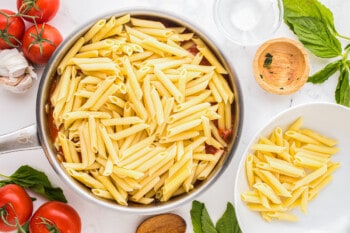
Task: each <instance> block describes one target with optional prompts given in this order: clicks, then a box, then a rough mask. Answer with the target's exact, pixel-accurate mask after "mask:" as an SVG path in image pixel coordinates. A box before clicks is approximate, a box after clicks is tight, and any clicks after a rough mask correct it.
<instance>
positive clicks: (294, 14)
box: [283, 0, 350, 107]
mask: <svg viewBox="0 0 350 233" xmlns="http://www.w3.org/2000/svg"><path fill="white" fill-rule="evenodd" d="M283 7H284V22H285V23H286V24H287V25H288V27H289V28H290V29H291V30H292V31H293V33H294V34H295V35H296V36H297V37H298V39H299V40H300V42H301V43H303V45H304V46H305V47H306V48H307V49H308V50H309V51H310V52H311V53H313V54H314V55H315V56H317V57H320V58H337V57H339V58H340V59H339V60H337V61H334V62H331V63H329V64H327V65H326V66H325V67H324V68H323V69H321V70H319V71H317V72H316V73H315V74H313V75H311V76H310V77H309V79H308V82H310V83H314V84H321V83H323V82H325V81H326V80H328V79H329V78H330V77H331V76H332V75H333V74H335V73H336V72H339V77H338V84H337V87H336V90H335V100H336V102H337V103H338V104H342V105H344V106H348V107H350V87H349V69H350V61H349V60H348V53H349V50H350V46H347V47H345V48H344V49H343V48H342V45H341V42H340V41H339V39H338V38H343V39H347V40H350V38H349V37H346V36H343V35H340V34H339V33H338V32H337V30H336V28H335V26H334V18H333V13H332V12H331V11H330V10H329V9H328V8H327V7H326V6H325V5H323V4H322V3H320V2H319V1H318V0H299V1H295V0H283Z"/></svg>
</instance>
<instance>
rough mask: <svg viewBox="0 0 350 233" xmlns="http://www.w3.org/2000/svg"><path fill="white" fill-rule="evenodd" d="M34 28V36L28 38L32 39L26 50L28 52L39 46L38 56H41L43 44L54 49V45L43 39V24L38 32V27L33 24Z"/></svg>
mask: <svg viewBox="0 0 350 233" xmlns="http://www.w3.org/2000/svg"><path fill="white" fill-rule="evenodd" d="M35 28H36V34H33V33H31V34H30V36H31V37H33V38H34V40H33V42H32V43H30V44H29V46H28V50H30V48H31V47H32V46H34V45H36V44H37V45H39V50H40V55H43V52H44V51H43V43H45V42H46V43H49V44H50V45H52V46H54V47H56V45H55V44H54V43H53V42H52V41H51V40H48V39H45V38H43V33H44V28H45V24H42V26H41V29H40V31H39V28H38V25H37V24H35Z"/></svg>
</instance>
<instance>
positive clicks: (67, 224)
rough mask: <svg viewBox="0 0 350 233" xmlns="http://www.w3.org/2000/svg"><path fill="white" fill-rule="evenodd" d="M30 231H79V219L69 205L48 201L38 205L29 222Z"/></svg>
mask: <svg viewBox="0 0 350 233" xmlns="http://www.w3.org/2000/svg"><path fill="white" fill-rule="evenodd" d="M29 232H31V233H49V232H60V233H79V232H81V220H80V216H79V214H78V213H77V211H76V210H75V209H74V208H73V207H71V206H70V205H68V204H66V203H63V202H58V201H49V202H46V203H44V204H43V205H42V206H40V207H39V208H38V209H37V211H35V213H34V214H33V216H32V218H31V219H30V222H29Z"/></svg>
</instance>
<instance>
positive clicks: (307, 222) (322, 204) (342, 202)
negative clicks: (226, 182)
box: [234, 103, 350, 233]
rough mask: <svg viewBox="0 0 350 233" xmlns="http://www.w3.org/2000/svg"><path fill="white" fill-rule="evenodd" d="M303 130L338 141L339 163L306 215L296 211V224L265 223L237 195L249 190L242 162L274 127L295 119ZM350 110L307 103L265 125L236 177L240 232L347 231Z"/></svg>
mask: <svg viewBox="0 0 350 233" xmlns="http://www.w3.org/2000/svg"><path fill="white" fill-rule="evenodd" d="M300 116H301V117H302V118H303V122H304V123H303V127H305V128H310V129H314V130H315V131H317V132H319V133H321V134H324V135H326V136H328V137H331V138H335V139H337V140H338V144H337V147H338V148H339V149H340V151H339V152H338V153H337V154H335V155H333V157H332V160H333V161H338V162H340V164H341V165H340V167H339V168H338V170H336V171H335V172H334V174H333V176H334V178H333V180H332V181H331V183H330V184H328V185H327V186H326V187H325V188H324V189H323V190H321V192H320V193H319V194H318V196H317V197H316V198H315V199H314V200H312V201H310V202H309V204H308V212H307V214H303V213H302V212H301V211H299V208H297V209H296V210H295V211H293V213H294V214H296V215H298V217H299V220H298V221H297V222H286V221H280V220H276V221H272V222H266V221H265V220H263V219H262V217H261V216H260V214H259V213H257V212H253V211H251V210H249V209H248V208H247V206H246V203H244V202H243V201H242V200H241V197H240V194H241V193H242V192H245V191H247V190H249V188H248V184H247V178H246V174H245V160H246V156H247V154H248V153H249V151H250V148H251V147H252V145H253V144H254V143H256V142H257V140H258V139H259V138H260V137H261V136H265V137H266V136H268V135H269V134H270V133H271V132H272V131H273V129H274V128H276V127H277V126H280V127H281V128H282V129H284V128H285V127H287V126H288V125H289V124H290V123H292V122H293V121H294V120H295V119H297V118H298V117H300ZM349 119H350V109H349V108H346V107H343V106H341V105H337V104H331V103H309V104H303V105H299V106H296V107H292V108H289V109H288V110H286V111H284V112H282V113H280V114H279V115H278V116H276V117H275V118H274V119H272V120H271V121H270V122H269V123H268V124H267V125H266V126H264V127H263V128H262V129H261V130H260V131H259V132H258V133H257V134H256V135H255V136H254V138H253V140H252V141H251V142H250V143H249V145H248V146H247V149H246V150H245V152H244V154H243V156H242V158H241V161H240V164H239V169H238V171H237V174H236V178H235V193H234V205H235V208H236V214H237V218H238V222H239V225H240V227H241V229H242V232H245V233H246V232H247V233H255V232H259V233H281V232H283V233H295V232H298V233H329V232H332V233H345V232H350V185H349V179H350V124H349V122H348V121H349Z"/></svg>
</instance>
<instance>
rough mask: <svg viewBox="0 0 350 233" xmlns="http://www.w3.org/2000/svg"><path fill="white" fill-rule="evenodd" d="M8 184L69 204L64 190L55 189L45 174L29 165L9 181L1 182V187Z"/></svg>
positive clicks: (9, 178) (20, 169)
mask: <svg viewBox="0 0 350 233" xmlns="http://www.w3.org/2000/svg"><path fill="white" fill-rule="evenodd" d="M6 184H18V185H20V186H22V187H24V188H28V189H31V190H32V191H33V192H35V193H38V194H40V195H42V196H43V197H45V198H47V199H49V200H56V201H62V202H67V199H66V198H65V196H64V194H63V191H62V189H60V188H55V187H53V186H52V185H51V183H50V181H49V179H48V177H47V176H46V174H45V173H43V172H41V171H38V170H36V169H34V168H32V167H30V166H28V165H24V166H21V167H20V168H18V169H17V170H16V171H15V172H14V173H13V174H12V175H11V176H9V177H8V179H7V180H1V181H0V186H4V185H6Z"/></svg>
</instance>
